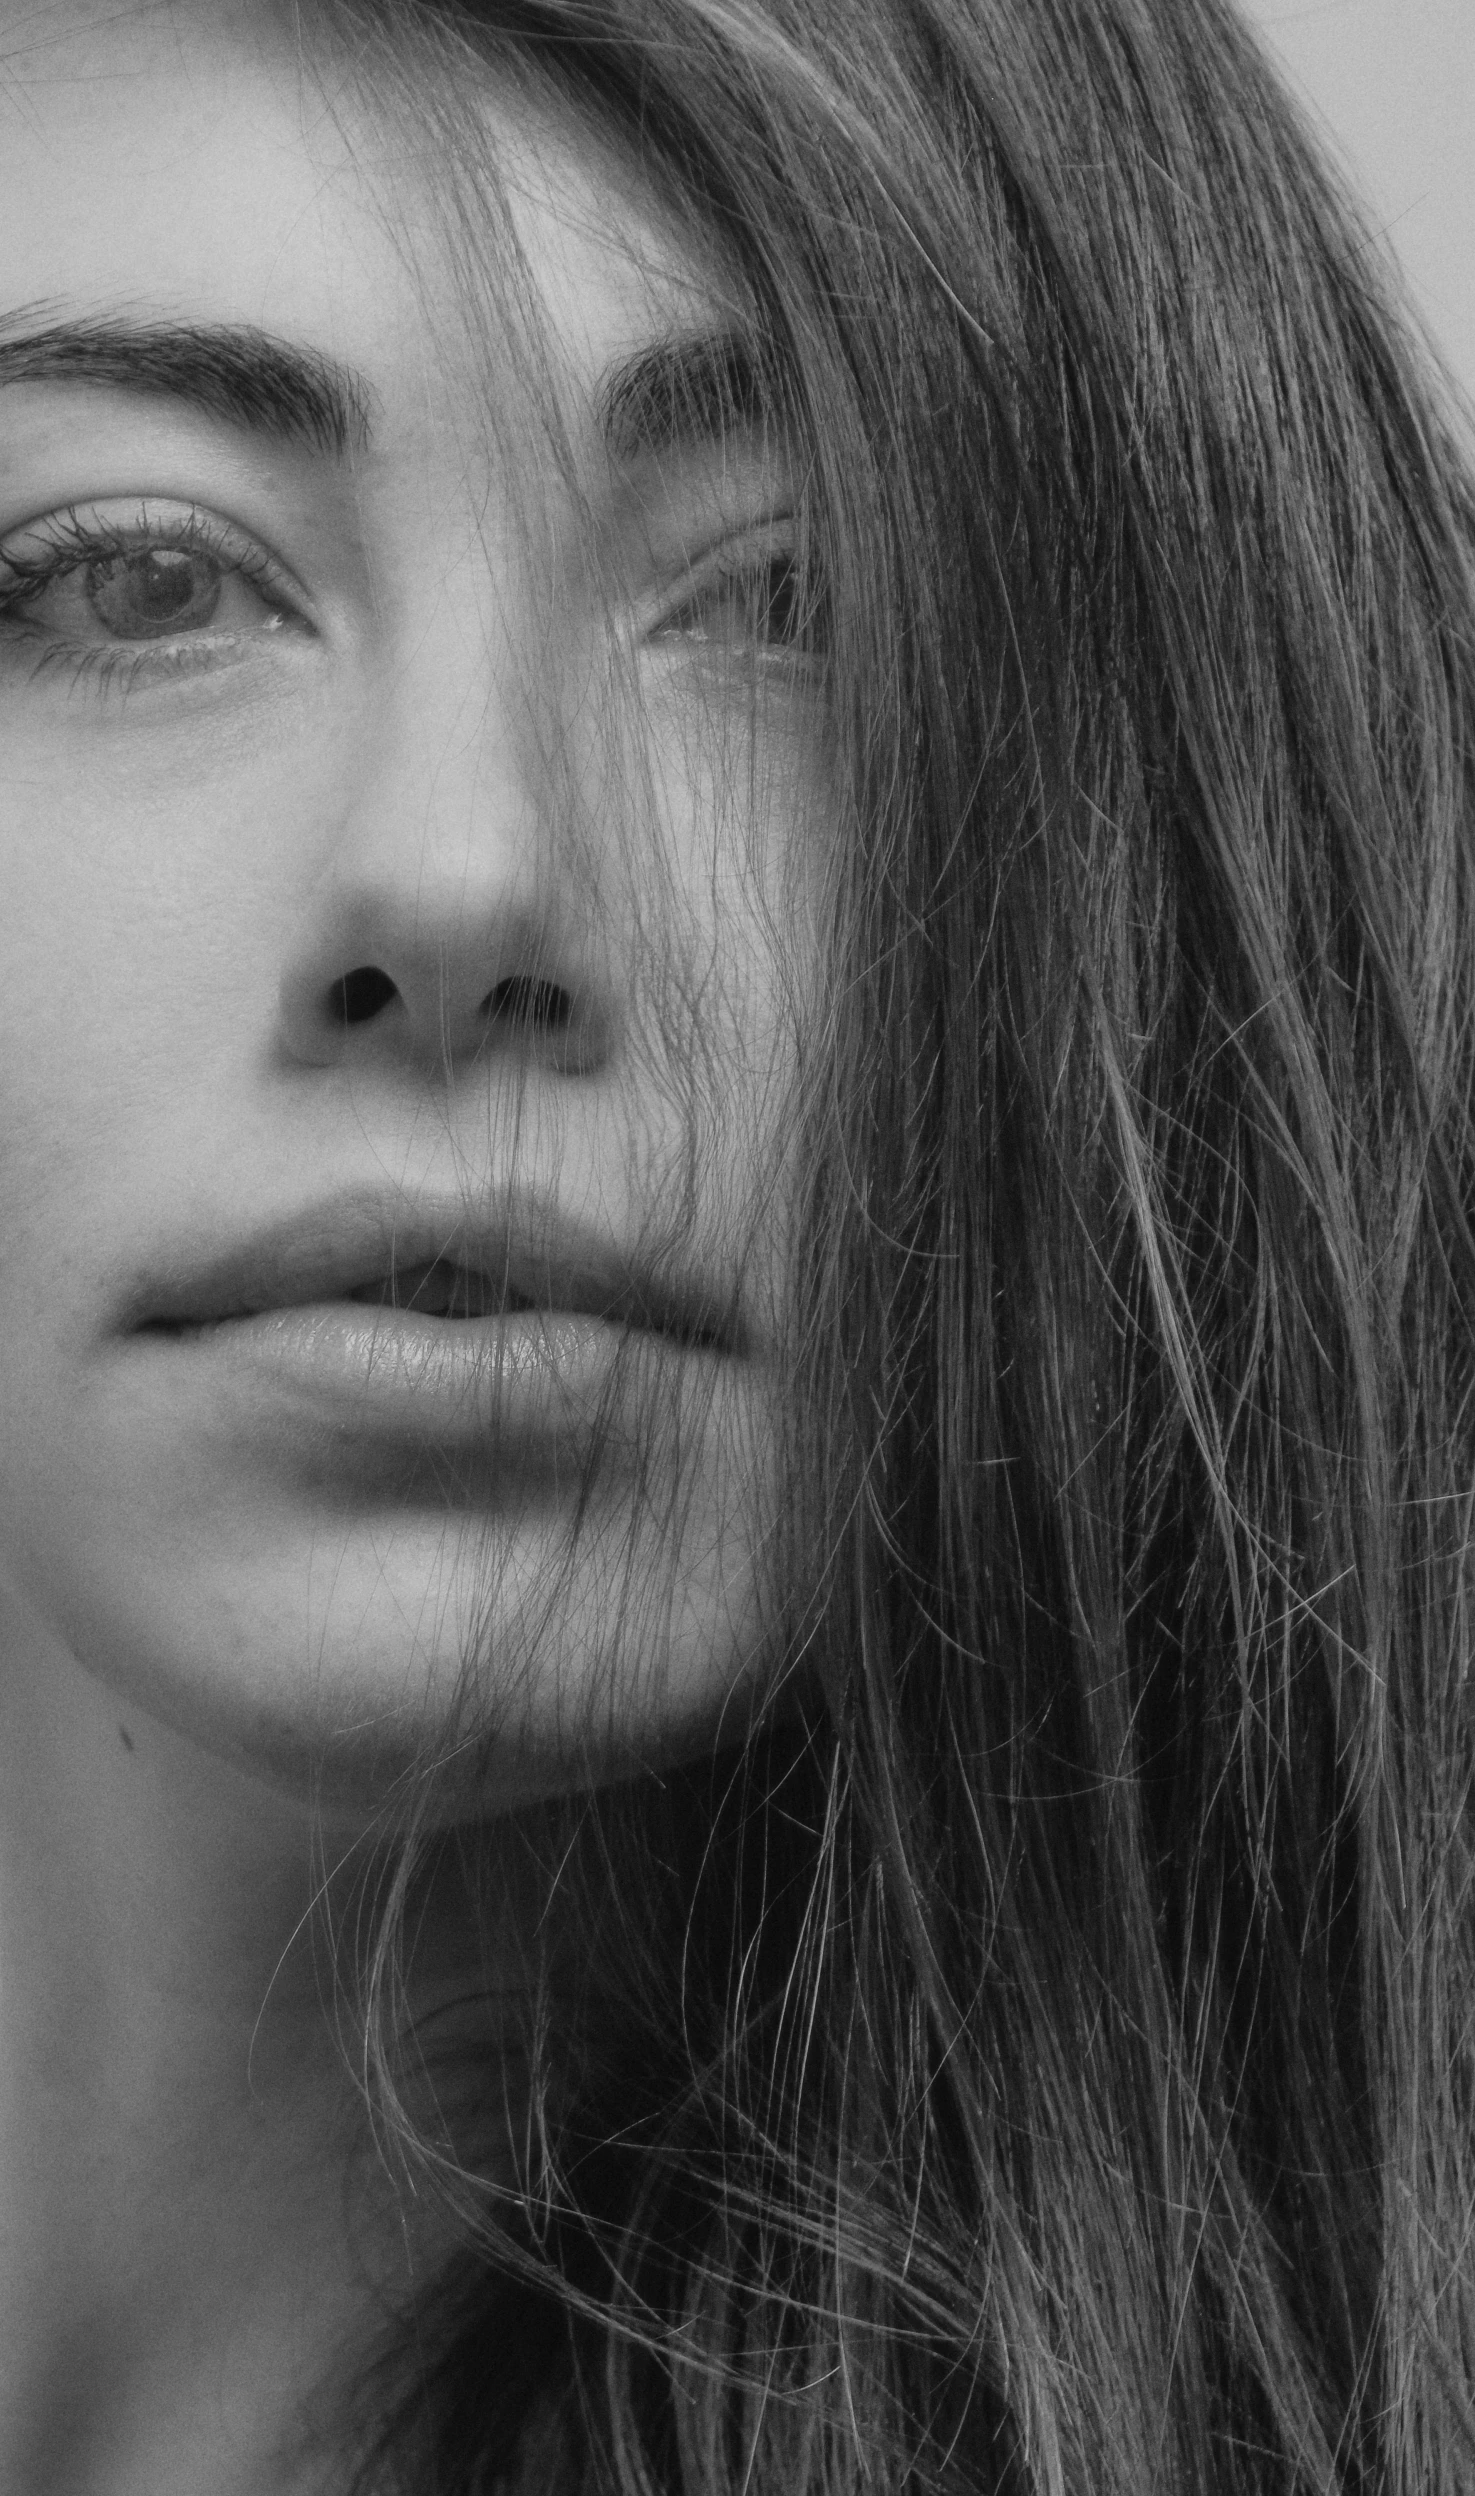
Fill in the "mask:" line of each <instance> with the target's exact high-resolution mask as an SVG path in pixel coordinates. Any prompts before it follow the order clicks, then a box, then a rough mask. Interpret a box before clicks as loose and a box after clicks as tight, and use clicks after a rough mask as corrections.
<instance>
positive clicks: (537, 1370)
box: [142, 1300, 710, 1448]
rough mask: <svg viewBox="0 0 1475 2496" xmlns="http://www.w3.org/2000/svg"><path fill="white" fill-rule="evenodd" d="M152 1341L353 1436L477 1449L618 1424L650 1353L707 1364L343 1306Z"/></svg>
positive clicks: (512, 1324) (595, 1338) (665, 1350)
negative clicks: (628, 1384) (629, 1380)
mask: <svg viewBox="0 0 1475 2496" xmlns="http://www.w3.org/2000/svg"><path fill="white" fill-rule="evenodd" d="M142 1340H144V1341H147V1342H148V1343H150V1344H151V1345H153V1346H155V1347H157V1349H158V1350H159V1351H160V1352H161V1353H163V1354H164V1355H166V1356H167V1357H169V1358H171V1359H173V1360H175V1361H177V1362H180V1363H184V1362H188V1363H189V1364H190V1365H191V1366H192V1367H193V1368H197V1369H199V1370H200V1372H201V1373H202V1374H208V1375H209V1376H210V1378H211V1380H212V1381H213V1382H215V1383H216V1384H218V1385H220V1386H225V1385H226V1384H227V1382H233V1383H234V1384H235V1386H236V1387H237V1388H239V1389H244V1390H245V1391H246V1392H247V1393H248V1394H250V1393H252V1392H253V1391H254V1392H255V1393H257V1394H264V1395H266V1396H267V1397H268V1398H269V1399H270V1400H271V1401H272V1402H273V1403H274V1404H275V1405H278V1406H280V1404H281V1402H282V1401H283V1400H286V1401H287V1402H289V1403H290V1404H293V1405H295V1406H297V1407H299V1408H302V1410H303V1412H304V1415H305V1417H308V1418H311V1419H312V1420H314V1421H316V1422H318V1423H319V1424H321V1423H327V1424H328V1425H329V1426H332V1425H334V1424H337V1425H338V1426H340V1427H341V1428H342V1429H343V1430H344V1431H345V1432H348V1433H351V1434H352V1435H353V1436H354V1437H356V1438H357V1437H361V1436H362V1435H363V1434H364V1433H366V1432H367V1433H369V1434H372V1435H376V1436H384V1437H389V1438H395V1439H399V1440H402V1441H403V1440H412V1441H416V1442H418V1443H420V1444H422V1445H426V1444H435V1445H439V1446H463V1447H478V1448H485V1447H486V1446H487V1443H488V1441H489V1440H495V1441H496V1442H498V1443H499V1444H501V1445H502V1446H504V1447H506V1446H507V1445H508V1444H509V1443H516V1442H522V1443H528V1442H531V1441H538V1440H541V1441H544V1442H550V1441H557V1440H565V1439H568V1438H570V1437H576V1438H577V1437H582V1436H585V1435H587V1434H588V1433H589V1432H590V1431H591V1430H593V1429H595V1428H597V1427H601V1426H607V1425H608V1424H609V1422H610V1421H611V1420H612V1419H613V1418H614V1414H615V1412H616V1411H617V1409H618V1404H619V1401H620V1388H621V1385H622V1379H623V1373H624V1371H625V1370H627V1369H628V1368H629V1367H630V1365H631V1363H632V1359H635V1360H638V1361H639V1363H640V1366H641V1367H642V1368H644V1366H645V1363H646V1361H647V1359H648V1358H649V1357H650V1354H651V1353H652V1351H653V1352H654V1353H655V1354H656V1355H657V1356H658V1357H660V1356H663V1357H669V1356H670V1355H671V1354H673V1353H675V1354H678V1355H680V1356H682V1357H684V1358H697V1357H704V1356H703V1355H702V1354H701V1353H700V1351H699V1349H698V1347H696V1346H690V1345H682V1344H681V1343H679V1342H677V1341H676V1340H675V1339H674V1338H670V1337H665V1336H660V1335H656V1334H652V1333H650V1332H648V1331H645V1330H637V1329H632V1328H630V1327H628V1326H624V1325H620V1324H618V1323H615V1322H612V1321H611V1320H609V1319H606V1318H601V1317H591V1316H584V1315H579V1314H575V1313H572V1312H565V1311H560V1310H541V1309H529V1310H517V1311H509V1312H507V1313H505V1314H503V1315H501V1316H493V1317H482V1318H436V1317H425V1316H422V1315H421V1314H419V1313H418V1312H417V1311H415V1310H412V1309H396V1308H385V1307H379V1306H366V1305H364V1304H362V1303H359V1302H357V1301H344V1300H339V1301H322V1302H315V1303H312V1304H310V1305H308V1306H305V1307H297V1308H284V1309H266V1310H262V1311H261V1312H260V1313H258V1314H257V1315H255V1316H251V1317H235V1318H223V1319H220V1320H217V1321H215V1322H213V1323H209V1324H204V1325H187V1326H178V1327H173V1326H155V1327H149V1328H145V1329H144V1330H143V1334H142ZM705 1357H710V1355H706V1356H705Z"/></svg>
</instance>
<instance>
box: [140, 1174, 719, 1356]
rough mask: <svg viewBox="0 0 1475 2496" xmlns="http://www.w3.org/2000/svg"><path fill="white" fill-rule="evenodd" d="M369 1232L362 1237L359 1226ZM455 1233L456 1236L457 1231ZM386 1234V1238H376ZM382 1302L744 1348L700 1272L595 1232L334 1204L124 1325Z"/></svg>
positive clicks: (263, 1238) (401, 1308) (272, 1233)
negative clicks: (393, 1215) (695, 1274)
mask: <svg viewBox="0 0 1475 2496" xmlns="http://www.w3.org/2000/svg"><path fill="white" fill-rule="evenodd" d="M366 1231H367V1232H372V1233H374V1234H376V1236H375V1237H374V1238H373V1239H372V1241H370V1240H367V1239H365V1240H364V1244H363V1245H362V1246H360V1245H359V1240H360V1237H361V1236H362V1234H364V1233H365V1232H366ZM458 1234H459V1236H458ZM386 1242H387V1244H386ZM345 1305H347V1306H351V1307H356V1308H369V1309H378V1310H381V1311H383V1312H384V1313H385V1316H386V1318H387V1319H388V1320H389V1322H390V1323H393V1318H394V1316H398V1317H400V1318H402V1319H405V1320H408V1321H410V1322H411V1323H414V1322H416V1321H421V1322H423V1321H427V1320H428V1321H433V1322H434V1323H436V1324H437V1325H445V1326H447V1327H448V1328H456V1327H482V1328H485V1327H486V1326H487V1325H488V1324H489V1323H490V1322H494V1321H499V1320H508V1319H513V1318H517V1317H522V1316H541V1317H544V1318H547V1319H550V1320H553V1319H560V1318H581V1319H594V1320H598V1321H601V1322H602V1323H603V1324H605V1325H607V1326H609V1327H613V1328H623V1329H627V1330H631V1331H637V1332H641V1333H646V1334H653V1335H658V1336H662V1337H664V1338H666V1339H668V1340H669V1341H670V1342H671V1343H673V1344H675V1345H678V1346H684V1347H688V1348H690V1349H692V1350H696V1351H709V1352H721V1353H734V1352H738V1351H740V1350H741V1348H742V1345H741V1339H740V1330H739V1326H738V1323H737V1319H736V1315H735V1311H734V1308H733V1305H732V1300H731V1296H730V1295H728V1296H726V1297H724V1296H723V1295H721V1294H719V1293H718V1292H717V1291H716V1290H714V1289H713V1288H711V1287H710V1286H709V1285H708V1284H707V1283H706V1282H705V1281H704V1280H700V1279H689V1278H686V1277H681V1278H675V1279H668V1278H666V1277H664V1276H657V1274H656V1273H655V1271H654V1270H653V1269H652V1268H649V1267H641V1266H637V1265H635V1264H634V1263H632V1262H631V1261H629V1260H627V1259H626V1258H624V1257H623V1256H621V1255H620V1254H619V1253H618V1251H616V1250H615V1249H613V1248H612V1247H610V1246H609V1245H608V1243H606V1242H605V1241H603V1240H600V1239H596V1238H593V1237H590V1236H586V1235H581V1234H579V1233H577V1232H574V1231H571V1230H568V1229H566V1228H565V1229H564V1230H563V1231H561V1232H558V1233H551V1234H547V1235H544V1236H542V1237H535V1236H533V1235H532V1226H531V1225H529V1226H526V1235H524V1236H519V1235H518V1234H517V1232H516V1231H515V1230H514V1228H513V1227H512V1226H511V1225H510V1224H508V1225H504V1226H502V1227H499V1229H498V1230H497V1231H496V1233H495V1234H494V1235H493V1234H486V1235H483V1236H481V1237H478V1238H475V1239H471V1238H468V1237H467V1236H466V1233H465V1225H464V1222H461V1221H456V1220H447V1221H445V1222H441V1223H438V1222H435V1221H433V1220H432V1221H430V1222H425V1221H420V1222H417V1223H416V1224H415V1225H414V1226H413V1232H412V1230H411V1226H410V1225H408V1224H407V1223H405V1222H403V1221H400V1222H398V1223H395V1224H393V1225H389V1224H386V1223H385V1222H384V1221H383V1220H382V1218H379V1217H377V1216H375V1215H374V1214H373V1213H372V1212H368V1213H366V1212H365V1211H364V1210H362V1209H355V1208H353V1207H348V1208H338V1209H336V1210H335V1211H333V1212H332V1213H331V1214H327V1215H324V1216H323V1217H321V1218H309V1219H306V1220H304V1221H302V1222H299V1223H295V1224H288V1225H284V1226H281V1227H278V1228H274V1229H269V1230H266V1231H264V1232H262V1233H259V1234H258V1235H257V1236H256V1237H255V1238H254V1239H253V1240H251V1241H250V1242H249V1243H248V1244H247V1245H246V1246H245V1247H243V1248H242V1249H240V1250H237V1251H235V1252H233V1253H228V1254H227V1255H225V1256H224V1257H220V1258H207V1259H206V1260H205V1261H204V1262H203V1263H202V1264H201V1265H200V1266H199V1267H197V1268H196V1269H195V1271H194V1272H193V1273H192V1274H190V1275H188V1276H184V1275H181V1276H178V1277H177V1278H174V1277H170V1278H166V1279H165V1280H164V1281H162V1282H161V1283H158V1284H156V1285H154V1286H153V1288H152V1289H151V1290H150V1291H149V1294H148V1299H147V1300H146V1301H145V1303H144V1305H143V1306H142V1307H138V1306H137V1304H135V1307H134V1309H133V1310H132V1311H131V1312H130V1323H129V1326H128V1331H130V1332H133V1333H137V1334H143V1335H153V1336H160V1335H164V1336H172V1337H178V1338H185V1337H189V1336H193V1335H198V1334H201V1333H204V1332H206V1331H210V1330H214V1329H217V1328H221V1327H230V1326H235V1325H242V1324H246V1323H249V1322H250V1321H252V1320H256V1319H261V1318H264V1317H268V1316H271V1315H274V1314H281V1313H285V1312H288V1311H291V1310H305V1309H308V1308H318V1309H322V1308H327V1307H332V1306H338V1307H343V1306H345Z"/></svg>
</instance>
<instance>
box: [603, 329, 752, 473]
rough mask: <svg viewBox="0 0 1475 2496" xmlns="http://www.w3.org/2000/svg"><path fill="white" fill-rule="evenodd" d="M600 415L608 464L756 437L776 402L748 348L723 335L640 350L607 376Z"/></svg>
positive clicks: (731, 334)
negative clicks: (734, 436)
mask: <svg viewBox="0 0 1475 2496" xmlns="http://www.w3.org/2000/svg"><path fill="white" fill-rule="evenodd" d="M598 410H599V417H600V425H601V430H602V431H603V434H604V438H605V444H606V447H607V448H608V450H609V453H610V456H611V458H612V459H615V460H618V461H634V460H636V459H640V458H658V457H659V456H660V454H661V453H662V452H665V451H674V450H685V449H692V448H699V447H701V446H703V445H705V444H708V443H716V442H720V441H722V440H723V439H724V438H725V437H726V436H727V435H728V434H730V433H733V432H753V431H755V430H757V429H758V428H760V427H761V426H763V425H765V424H769V423H772V422H773V421H774V420H775V419H776V417H777V414H778V401H777V393H776V391H775V389H774V387H773V385H772V382H771V380H770V378H769V376H768V375H767V374H766V373H765V371H764V369H763V367H762V365H761V364H760V362H759V359H758V357H757V354H756V353H755V351H754V348H753V346H752V343H751V342H750V341H749V340H748V339H746V338H745V337H743V336H742V335H741V334H740V333H739V332H738V331H736V330H727V329H723V330H709V331H701V332H698V333H696V334H694V335H692V336H689V337H676V338H663V339H658V340H657V341H656V343H655V344H654V345H653V346H649V347H643V348H642V349H641V350H640V352H639V354H637V355H632V356H631V357H629V359H628V360H627V361H626V362H625V363H622V364H618V365H616V366H615V367H614V369H613V371H612V372H610V373H609V374H607V375H606V377H605V380H604V383H603V385H602V387H601V389H600V391H599V394H598Z"/></svg>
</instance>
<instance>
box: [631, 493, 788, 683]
mask: <svg viewBox="0 0 1475 2496" xmlns="http://www.w3.org/2000/svg"><path fill="white" fill-rule="evenodd" d="M776 575H781V576H782V577H783V579H784V581H785V582H786V583H787V584H788V586H789V597H788V600H787V602H785V600H784V599H783V595H782V593H780V596H779V597H778V598H776V599H773V600H772V601H771V605H772V606H783V605H784V604H785V603H787V606H788V608H789V611H790V612H789V618H788V620H787V621H786V623H785V625H784V627H783V629H781V630H780V631H779V632H778V633H776V634H775V635H774V636H773V637H772V639H771V640H770V639H766V638H764V637H761V636H757V637H755V638H756V640H757V647H758V651H759V655H760V656H762V657H771V658H774V659H778V658H782V657H789V658H791V657H793V656H794V655H795V653H796V651H797V650H798V649H799V648H800V647H801V646H802V644H803V642H804V641H805V639H806V638H807V637H808V636H809V635H810V633H811V631H812V627H813V621H814V618H813V612H812V604H811V600H810V598H809V596H808V594H807V591H806V584H805V579H804V570H803V565H802V563H801V560H800V556H799V550H798V548H797V547H796V546H795V544H794V543H793V540H792V537H791V536H789V535H786V534H785V533H784V530H783V529H782V527H781V526H778V525H776V526H775V527H774V528H773V529H771V530H768V531H765V532H763V533H762V534H761V535H758V536H756V537H754V538H750V539H747V540H744V541H740V542H739V543H738V544H737V545H736V546H735V547H726V548H719V549H718V550H717V551H716V553H715V555H714V556H713V557H711V558H710V559H709V561H708V564H707V565H706V567H705V568H703V567H700V566H699V567H697V577H696V579H695V580H694V581H693V580H688V581H684V582H683V583H682V585H681V589H680V592H679V593H678V594H677V595H675V596H674V597H673V598H672V599H671V600H670V603H669V604H668V605H666V606H665V607H664V608H663V609H662V610H661V612H660V613H659V615H658V616H657V617H656V619H655V621H654V622H653V623H652V624H651V625H650V626H649V628H648V638H649V639H650V640H651V641H653V642H662V641H677V640H680V639H683V638H685V637H686V636H685V635H684V634H683V632H682V620H683V618H690V617H693V616H694V615H695V614H696V613H697V612H698V610H699V609H700V608H701V607H703V606H704V605H706V604H707V603H708V602H709V601H711V600H712V599H714V598H722V597H724V596H726V597H728V598H736V597H737V596H738V595H739V594H740V593H741V592H742V591H743V590H744V589H747V590H752V591H756V590H758V589H759V587H760V586H761V585H762V584H763V583H764V582H765V581H768V582H770V583H771V582H772V581H773V579H774V578H775V576H776ZM704 638H706V639H708V640H710V641H711V642H713V643H719V642H722V641H724V640H726V641H728V642H729V643H730V642H731V641H732V640H733V639H738V640H741V639H743V638H745V636H743V635H741V634H739V635H726V634H722V633H720V632H718V633H712V634H710V635H707V636H704Z"/></svg>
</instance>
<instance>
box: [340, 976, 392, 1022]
mask: <svg viewBox="0 0 1475 2496" xmlns="http://www.w3.org/2000/svg"><path fill="white" fill-rule="evenodd" d="M398 995H399V990H398V989H397V988H396V986H395V984H394V981H393V980H392V979H391V978H390V976H389V973H388V972H387V971H380V970H376V969H375V968H374V966H373V964H372V963H365V964H364V965H363V967H362V968H361V969H359V970H356V971H348V972H346V973H345V974H344V976H343V978H342V979H337V980H335V981H334V982H333V987H332V991H331V1000H332V1010H333V1013H334V1015H335V1016H336V1018H337V1020H338V1021H339V1022H340V1023H342V1024H344V1025H345V1026H347V1025H349V1024H351V1023H371V1022H372V1021H373V1019H374V1017H375V1015H376V1014H382V1013H383V1011H384V1008H385V1007H386V1005H392V1004H393V1002H394V1000H395V998H396V997H397V996H398Z"/></svg>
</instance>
